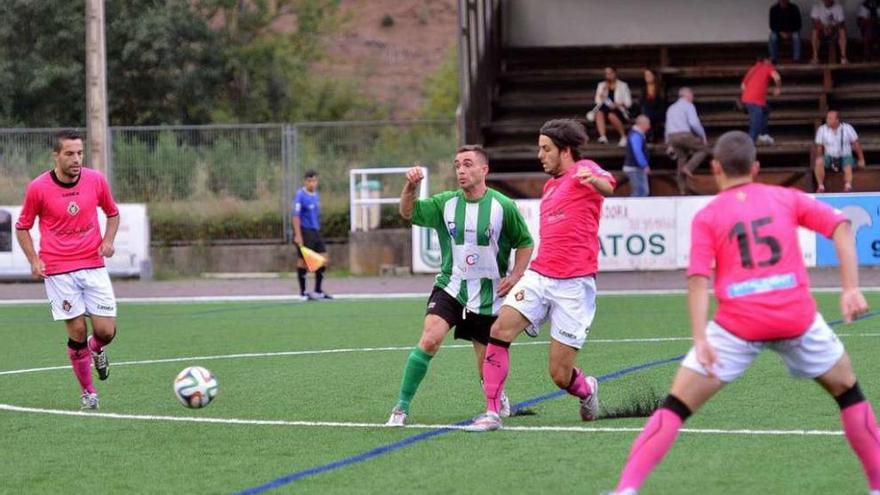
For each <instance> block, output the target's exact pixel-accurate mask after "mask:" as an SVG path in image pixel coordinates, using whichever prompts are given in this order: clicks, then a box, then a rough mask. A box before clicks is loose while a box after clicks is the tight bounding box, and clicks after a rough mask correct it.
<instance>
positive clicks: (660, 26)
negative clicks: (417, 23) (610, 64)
mask: <svg viewBox="0 0 880 495" xmlns="http://www.w3.org/2000/svg"><path fill="white" fill-rule="evenodd" d="M816 1H817V0H799V1H798V0H795V1H794V3H796V4H798V6H799V7H800V9H801V14H802V15H803V17H804V22H803V26H804V30H803V35H804V36H806V37H807V38H808V37H809V29H810V20H809V16H810V8H811V7H812V6H813V4H814V3H815V2H816ZM838 2H839V3H841V4H843V6H844V10H845V11H846V15H847V28H848V29H849V30H850V37H857V36H859V34H858V33H859V31H858V28H857V27H856V21H855V18H856V12H857V11H858V7H859V5H860V4H861V0H838ZM774 3H776V2H775V0H503V5H502V9H503V16H504V19H503V22H504V27H503V31H504V32H503V35H504V42H505V45H507V46H585V45H624V44H625V45H643V44H651V43H664V44H668V43H713V42H743V41H766V40H767V35H768V34H769V12H770V7H771V6H772V5H773V4H774Z"/></svg>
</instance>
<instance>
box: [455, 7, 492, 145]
mask: <svg viewBox="0 0 880 495" xmlns="http://www.w3.org/2000/svg"><path fill="white" fill-rule="evenodd" d="M458 23H459V36H458V63H459V90H460V94H461V96H460V101H461V105H462V107H461V119H462V122H460V123H459V125H460V127H461V130H462V133H461V134H462V135H461V138H462V142H463V143H467V144H483V133H482V132H481V129H480V126H481V125H482V124H483V123H486V122H489V121H490V120H491V119H492V96H493V92H494V88H495V80H496V79H497V77H498V72H499V71H500V69H501V0H459V1H458Z"/></svg>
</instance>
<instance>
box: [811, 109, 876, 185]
mask: <svg viewBox="0 0 880 495" xmlns="http://www.w3.org/2000/svg"><path fill="white" fill-rule="evenodd" d="M853 150H855V152H856V154H857V155H858V157H859V161H858V164H859V168H865V152H864V151H863V150H862V145H861V144H859V135H858V134H856V130H855V129H854V128H853V126H851V125H849V124H847V123H845V122H841V121H840V115H839V114H838V113H837V111H835V110H832V111H830V112H828V115H827V116H826V117H825V124H824V125H822V126H820V127H819V130H818V131H816V164H815V172H816V184H817V186H816V192H817V193H823V192H825V170H826V169H829V168H830V169H832V170H834V171H835V172H837V171H839V170H840V169H841V168H842V169H843V181H844V184H843V192H850V191H852V178H853V173H852V167H853V165H854V164H855V163H856V161H855V158H853Z"/></svg>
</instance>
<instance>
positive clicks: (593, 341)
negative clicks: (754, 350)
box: [0, 333, 880, 376]
mask: <svg viewBox="0 0 880 495" xmlns="http://www.w3.org/2000/svg"><path fill="white" fill-rule="evenodd" d="M837 336H838V337H880V333H854V334H849V333H841V334H838V335H837ZM690 340H691V338H690V337H645V338H623V339H591V340H588V341H587V343H589V344H642V343H658V342H689V341H690ZM547 344H549V342H548V341H544V340H541V341H531V342H529V341H526V342H515V343H514V344H513V345H514V347H519V346H534V345H547ZM443 348H444V349H471V348H472V346H471V345H469V344H448V345H444V346H443ZM411 349H412V346H411V345H407V346H389V347H359V348H357V347H352V348H344V349H318V350H311V351H278V352H251V353H242V354H219V355H214V356H188V357H176V358H164V359H145V360H142V361H120V362H114V363H113V366H137V365H143V364H162V363H181V362H186V361H215V360H220V359H248V358H264V357H280V356H315V355H321V354H345V353H353V352H388V351H408V350H411ZM69 369H70V365H69V364H68V365H61V366H45V367H41V368H25V369H18V370H7V371H0V376H4V375H23V374H26V373H37V372H40V371H57V370H69Z"/></svg>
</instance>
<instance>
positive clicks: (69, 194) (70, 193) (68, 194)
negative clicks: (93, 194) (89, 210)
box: [61, 191, 79, 198]
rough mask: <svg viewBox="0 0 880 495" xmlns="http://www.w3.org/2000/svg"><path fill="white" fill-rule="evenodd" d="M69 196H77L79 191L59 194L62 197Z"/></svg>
mask: <svg viewBox="0 0 880 495" xmlns="http://www.w3.org/2000/svg"><path fill="white" fill-rule="evenodd" d="M71 196H79V191H70V192H66V193H64V194H62V195H61V197H62V198H69V197H71Z"/></svg>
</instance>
